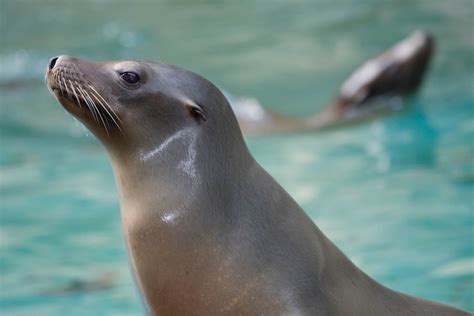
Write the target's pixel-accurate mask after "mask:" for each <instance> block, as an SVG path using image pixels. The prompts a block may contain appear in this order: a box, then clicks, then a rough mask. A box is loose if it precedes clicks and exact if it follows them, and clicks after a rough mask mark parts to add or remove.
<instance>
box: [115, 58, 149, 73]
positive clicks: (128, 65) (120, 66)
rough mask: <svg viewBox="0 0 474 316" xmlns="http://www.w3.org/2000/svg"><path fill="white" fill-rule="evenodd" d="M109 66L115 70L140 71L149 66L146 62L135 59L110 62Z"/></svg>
mask: <svg viewBox="0 0 474 316" xmlns="http://www.w3.org/2000/svg"><path fill="white" fill-rule="evenodd" d="M110 66H111V68H112V69H113V70H115V71H116V72H125V71H140V70H144V69H146V68H149V66H148V63H147V62H142V61H136V60H121V61H114V62H110Z"/></svg>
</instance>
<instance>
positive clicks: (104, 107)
mask: <svg viewBox="0 0 474 316" xmlns="http://www.w3.org/2000/svg"><path fill="white" fill-rule="evenodd" d="M89 87H90V88H91V89H92V91H91V95H92V96H93V97H94V98H95V99H96V100H97V102H99V104H100V105H101V106H102V108H103V109H104V110H105V111H106V112H107V114H108V115H109V117H110V119H111V120H112V121H113V122H114V123H115V126H117V128H118V129H119V130H120V131H122V129H121V128H120V124H119V123H118V122H117V121H116V120H115V118H114V116H115V117H116V118H117V120H118V121H119V122H121V120H120V118H119V117H118V115H117V114H116V113H115V112H114V110H113V109H112V107H111V106H110V105H109V104H108V103H107V102H106V101H105V100H104V98H102V96H101V95H100V94H99V92H97V90H96V89H94V87H93V86H91V85H89ZM93 92H94V93H93ZM98 97H100V98H101V99H102V101H104V103H105V104H104V103H102V101H101V100H100V99H99V98H98ZM109 110H110V112H109ZM111 112H112V113H113V115H112V113H111Z"/></svg>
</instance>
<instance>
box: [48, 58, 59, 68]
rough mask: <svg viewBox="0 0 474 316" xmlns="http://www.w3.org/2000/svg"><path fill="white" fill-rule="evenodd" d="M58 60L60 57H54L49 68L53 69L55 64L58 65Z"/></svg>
mask: <svg viewBox="0 0 474 316" xmlns="http://www.w3.org/2000/svg"><path fill="white" fill-rule="evenodd" d="M57 60H58V57H53V58H51V59H50V60H49V69H50V70H51V69H53V68H54V65H56V61H57Z"/></svg>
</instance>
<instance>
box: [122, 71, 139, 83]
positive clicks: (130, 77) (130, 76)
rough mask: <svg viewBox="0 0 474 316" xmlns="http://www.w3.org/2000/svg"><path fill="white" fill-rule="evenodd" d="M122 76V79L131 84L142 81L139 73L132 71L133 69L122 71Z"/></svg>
mask: <svg viewBox="0 0 474 316" xmlns="http://www.w3.org/2000/svg"><path fill="white" fill-rule="evenodd" d="M120 77H122V79H123V80H124V81H125V82H126V83H129V84H137V83H138V81H140V77H139V76H138V74H136V73H134V72H131V71H127V72H122V73H121V74H120Z"/></svg>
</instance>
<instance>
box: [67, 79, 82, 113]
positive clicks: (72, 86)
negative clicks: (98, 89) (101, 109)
mask: <svg viewBox="0 0 474 316" xmlns="http://www.w3.org/2000/svg"><path fill="white" fill-rule="evenodd" d="M68 81H69V83H70V84H71V89H72V92H74V96H75V97H76V100H77V103H78V104H79V107H82V105H81V101H80V100H79V97H78V96H77V93H76V89H74V84H73V83H72V81H71V80H69V79H68Z"/></svg>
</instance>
